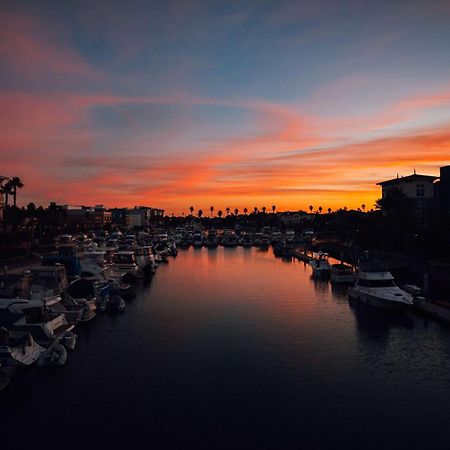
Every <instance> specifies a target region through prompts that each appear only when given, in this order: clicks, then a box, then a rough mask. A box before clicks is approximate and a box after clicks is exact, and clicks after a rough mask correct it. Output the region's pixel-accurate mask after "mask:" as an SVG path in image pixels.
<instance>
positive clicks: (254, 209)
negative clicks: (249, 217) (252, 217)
mask: <svg viewBox="0 0 450 450" xmlns="http://www.w3.org/2000/svg"><path fill="white" fill-rule="evenodd" d="M253 212H254V213H255V214H258V208H257V207H256V206H255V207H254V208H253Z"/></svg>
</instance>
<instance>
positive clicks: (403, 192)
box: [377, 171, 439, 226]
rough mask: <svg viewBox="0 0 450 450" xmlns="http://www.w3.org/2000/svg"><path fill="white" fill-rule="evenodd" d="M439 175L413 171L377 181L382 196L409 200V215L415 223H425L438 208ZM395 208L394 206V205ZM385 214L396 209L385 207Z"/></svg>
mask: <svg viewBox="0 0 450 450" xmlns="http://www.w3.org/2000/svg"><path fill="white" fill-rule="evenodd" d="M438 180H439V177H435V176H432V175H419V174H417V173H416V172H415V171H414V173H413V174H412V175H408V176H406V177H399V176H398V175H397V178H393V179H392V180H387V181H381V182H380V183H377V185H378V186H381V189H382V198H383V199H387V198H395V197H397V198H398V199H399V201H400V202H401V199H402V198H407V199H409V200H410V201H411V205H412V207H411V211H410V214H411V216H412V217H413V218H414V219H415V222H416V225H418V226H424V225H426V224H427V223H428V222H429V220H430V218H431V215H432V214H434V213H435V212H436V211H437V210H438V208H439V183H438V182H437V181H438ZM394 208H395V207H394ZM384 213H385V214H386V215H389V214H391V213H392V214H395V213H396V211H390V210H389V207H387V208H385V210H384Z"/></svg>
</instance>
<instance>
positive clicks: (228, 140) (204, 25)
mask: <svg viewBox="0 0 450 450" xmlns="http://www.w3.org/2000/svg"><path fill="white" fill-rule="evenodd" d="M350 5H352V6H350ZM0 21H1V24H0V25H1V26H0V65H1V71H0V96H1V99H0V108H1V115H0V154H1V160H0V174H1V175H8V176H13V175H18V176H20V177H21V178H22V180H23V181H24V183H25V188H24V189H22V190H21V192H20V194H19V196H18V201H19V204H21V205H23V204H26V203H28V202H30V201H34V202H35V203H37V204H44V205H46V204H48V202H49V201H56V202H58V203H62V204H85V205H86V204H100V203H101V204H105V205H107V206H111V207H112V206H133V205H138V204H145V205H149V206H155V207H161V208H165V209H166V211H167V213H172V212H174V213H181V212H183V211H184V212H188V209H189V206H190V205H193V206H194V207H195V208H196V209H199V208H202V209H204V210H206V209H208V208H209V206H211V205H214V206H215V208H216V210H218V209H225V208H226V207H227V206H229V207H230V208H232V209H234V208H235V207H237V208H240V209H242V208H244V207H247V208H249V209H253V207H254V206H257V207H259V208H261V207H262V206H267V207H268V208H270V207H271V205H272V204H275V205H277V207H278V209H279V210H284V209H307V207H308V205H310V204H312V205H314V206H316V207H318V206H322V207H323V208H324V210H326V209H327V208H328V207H331V208H333V209H335V208H338V207H343V206H347V207H349V208H350V207H358V206H360V205H361V204H362V203H365V204H366V205H368V207H369V208H370V207H372V206H373V203H374V201H375V199H376V198H378V197H379V196H380V193H379V187H377V186H376V183H377V182H378V181H381V180H384V179H389V178H393V177H395V176H396V175H397V173H399V174H400V175H408V174H410V173H412V172H413V170H414V169H416V170H417V171H418V172H420V173H425V174H430V175H437V174H438V172H439V166H441V165H445V164H450V127H449V125H450V2H449V1H448V0H445V1H434V0H430V1H414V0H411V1H402V2H400V1H386V2H383V1H376V2H375V1H370V2H369V1H354V2H348V1H347V2H346V1H320V0H315V1H311V2H303V1H297V2H294V1H284V2H283V1H250V0H246V1H193V0H192V1H191V0H183V1H181V0H180V1H174V2H170V1H161V2H152V1H126V2H125V1H105V2H102V1H95V2H94V1H91V2H87V1H80V0H79V1H76V2H65V1H61V0H59V1H39V2H37V1H33V2H31V1H30V2H25V1H20V0H14V1H7V0H3V1H2V2H1V6H0Z"/></svg>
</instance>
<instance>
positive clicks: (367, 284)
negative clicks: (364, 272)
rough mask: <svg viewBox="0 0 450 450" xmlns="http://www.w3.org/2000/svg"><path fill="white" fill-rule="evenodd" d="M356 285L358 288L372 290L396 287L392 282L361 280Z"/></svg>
mask: <svg viewBox="0 0 450 450" xmlns="http://www.w3.org/2000/svg"><path fill="white" fill-rule="evenodd" d="M358 284H359V285H360V286H364V287H373V288H379V287H393V286H396V284H395V281H394V280H364V279H362V280H358Z"/></svg>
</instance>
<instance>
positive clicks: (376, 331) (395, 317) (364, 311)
mask: <svg viewBox="0 0 450 450" xmlns="http://www.w3.org/2000/svg"><path fill="white" fill-rule="evenodd" d="M348 303H349V307H350V310H351V311H352V313H353V314H354V316H355V319H356V325H357V329H358V331H359V333H361V334H362V335H363V337H364V338H370V339H374V340H381V341H382V340H386V339H387V338H388V337H389V333H390V331H391V329H392V328H405V329H413V328H414V320H413V318H412V316H411V315H410V314H409V313H408V312H395V311H386V310H383V309H380V308H375V307H373V306H369V305H366V304H364V303H361V302H358V301H356V300H354V299H351V298H349V299H348Z"/></svg>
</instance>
